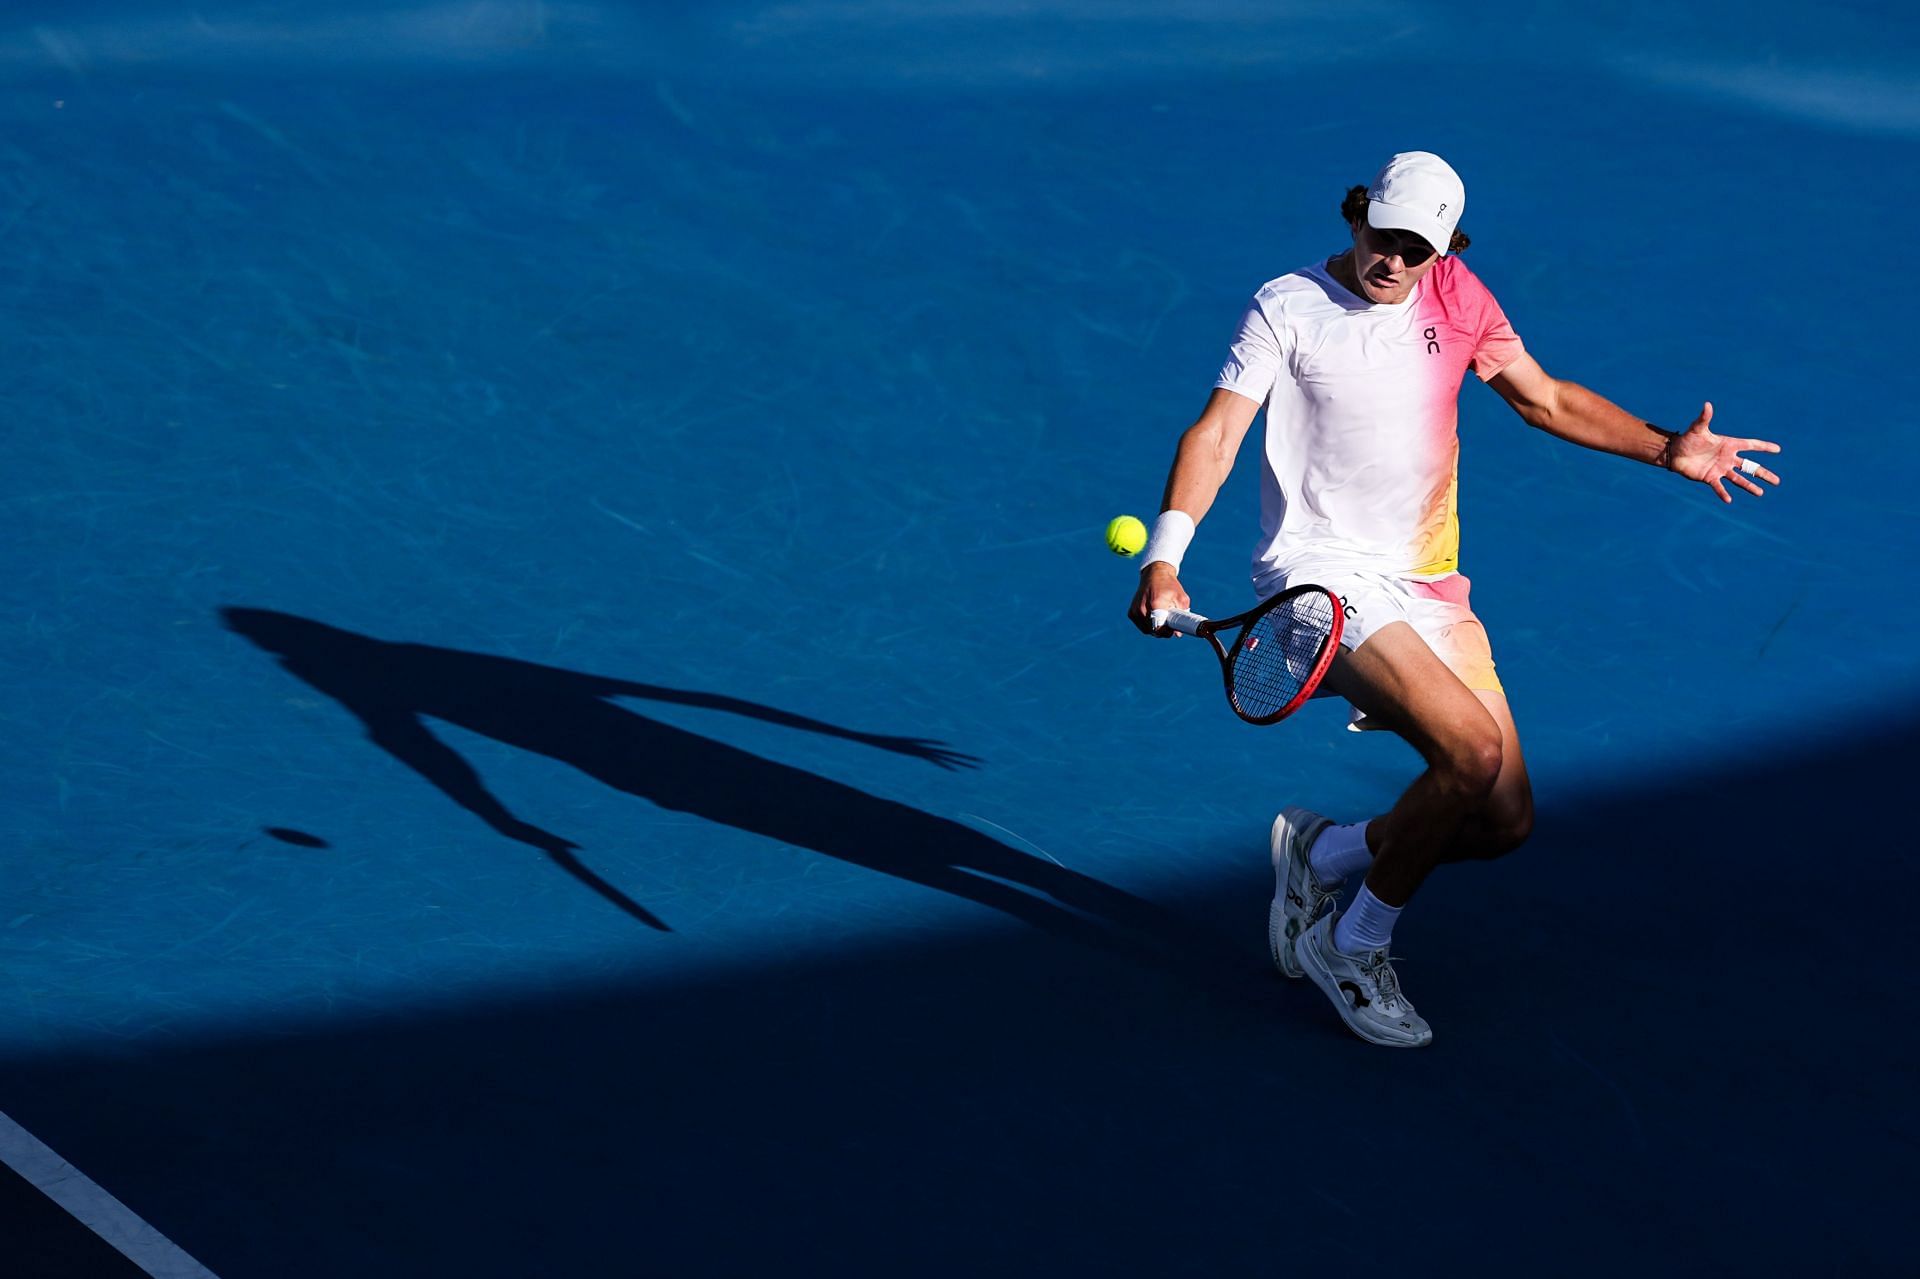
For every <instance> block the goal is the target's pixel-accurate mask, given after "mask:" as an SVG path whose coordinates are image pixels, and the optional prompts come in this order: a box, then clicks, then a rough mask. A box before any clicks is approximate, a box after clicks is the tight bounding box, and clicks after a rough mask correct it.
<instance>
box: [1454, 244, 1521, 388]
mask: <svg viewBox="0 0 1920 1279" xmlns="http://www.w3.org/2000/svg"><path fill="white" fill-rule="evenodd" d="M1460 275H1461V277H1462V283H1463V284H1464V285H1465V287H1464V288H1463V289H1462V290H1461V294H1462V297H1461V301H1462V302H1464V303H1465V304H1466V316H1465V319H1466V324H1467V331H1468V332H1470V333H1473V334H1475V335H1476V336H1475V337H1474V342H1473V359H1472V361H1471V367H1472V369H1473V373H1474V376H1475V377H1477V378H1479V379H1480V380H1481V381H1482V382H1490V381H1492V380H1493V379H1494V378H1496V377H1498V376H1499V375H1500V370H1501V369H1504V368H1506V367H1507V365H1509V364H1512V363H1513V362H1514V361H1515V360H1517V359H1519V358H1520V357H1521V356H1522V355H1523V354H1525V353H1526V349H1527V348H1526V347H1525V346H1523V345H1522V344H1521V342H1520V335H1519V334H1518V333H1515V332H1514V331H1513V325H1511V324H1509V323H1508V322H1507V313H1506V312H1505V311H1502V310H1501V309H1500V304H1499V303H1498V302H1496V301H1494V298H1493V294H1492V293H1489V292H1488V291H1487V286H1486V285H1484V284H1482V283H1480V281H1479V279H1478V278H1477V277H1475V276H1474V275H1472V274H1471V273H1469V272H1466V271H1462V272H1461V273H1460Z"/></svg>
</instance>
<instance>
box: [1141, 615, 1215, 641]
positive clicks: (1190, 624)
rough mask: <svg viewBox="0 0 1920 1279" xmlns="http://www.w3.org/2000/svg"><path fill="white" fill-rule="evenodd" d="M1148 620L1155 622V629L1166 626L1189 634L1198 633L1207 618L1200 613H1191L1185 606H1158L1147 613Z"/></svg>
mask: <svg viewBox="0 0 1920 1279" xmlns="http://www.w3.org/2000/svg"><path fill="white" fill-rule="evenodd" d="M1147 620H1148V621H1150V622H1152V623H1153V626H1154V629H1155V630H1158V629H1160V628H1161V627H1162V626H1165V627H1168V628H1169V629H1171V630H1176V631H1182V632H1184V633H1185V634H1188V635H1198V634H1199V633H1200V628H1201V627H1202V626H1203V625H1205V624H1206V620H1207V619H1206V618H1204V617H1202V616H1200V614H1198V613H1189V612H1188V611H1187V610H1186V609H1184V608H1156V609H1154V610H1153V612H1151V613H1149V614H1147Z"/></svg>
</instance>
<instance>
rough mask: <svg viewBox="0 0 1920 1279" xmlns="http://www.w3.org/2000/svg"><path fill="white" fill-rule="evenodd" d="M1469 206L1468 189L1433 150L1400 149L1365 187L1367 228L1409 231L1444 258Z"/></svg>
mask: <svg viewBox="0 0 1920 1279" xmlns="http://www.w3.org/2000/svg"><path fill="white" fill-rule="evenodd" d="M1466 207H1467V187H1466V184H1465V183H1463V182H1462V181H1460V175H1459V174H1457V173H1455V172H1454V171H1453V168H1452V166H1451V165H1449V164H1448V163H1447V162H1446V161H1445V160H1442V159H1441V158H1440V157H1439V156H1437V155H1435V154H1434V153H1433V152H1431V151H1402V152H1401V153H1400V154H1399V155H1396V156H1394V157H1393V159H1391V160H1389V161H1387V163H1386V166H1385V167H1384V168H1382V169H1381V170H1380V172H1379V173H1378V174H1376V175H1375V176H1374V179H1373V184H1372V185H1371V186H1369V187H1368V188H1367V225H1368V226H1371V227H1379V228H1381V229H1383V230H1394V231H1412V232H1413V233H1415V234H1416V235H1418V236H1419V237H1420V238H1421V239H1423V240H1425V241H1426V242H1427V243H1428V244H1431V245H1432V246H1433V248H1434V251H1435V252H1436V253H1440V254H1442V255H1444V254H1445V253H1446V251H1447V246H1448V245H1449V244H1451V243H1452V242H1453V229H1454V228H1455V227H1457V226H1459V225H1460V214H1461V213H1462V212H1463V211H1464V210H1465V209H1466Z"/></svg>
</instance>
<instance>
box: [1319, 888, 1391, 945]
mask: <svg viewBox="0 0 1920 1279" xmlns="http://www.w3.org/2000/svg"><path fill="white" fill-rule="evenodd" d="M1402 909H1403V908H1402V907H1399V906H1389V905H1387V904H1386V903H1385V902H1383V901H1381V900H1380V899H1379V898H1378V897H1375V896H1374V895H1373V890H1372V889H1371V888H1368V887H1367V886H1366V885H1365V884H1362V885H1360V891H1359V892H1358V893H1355V894H1354V897H1353V905H1351V906H1349V907H1347V909H1346V912H1345V913H1344V914H1342V915H1341V916H1340V918H1339V920H1338V922H1336V923H1335V924H1334V926H1333V948H1334V949H1335V950H1337V951H1339V952H1340V953H1341V954H1343V955H1364V954H1366V953H1367V952H1368V951H1370V950H1385V949H1386V948H1387V941H1388V939H1389V938H1391V937H1392V936H1393V921H1394V920H1396V919H1398V918H1400V912H1401V910H1402Z"/></svg>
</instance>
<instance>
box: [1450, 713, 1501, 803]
mask: <svg viewBox="0 0 1920 1279" xmlns="http://www.w3.org/2000/svg"><path fill="white" fill-rule="evenodd" d="M1504 759H1505V755H1504V752H1503V751H1502V749H1501V744H1500V730H1499V729H1498V728H1494V729H1493V730H1492V732H1491V733H1490V734H1489V733H1470V734H1467V735H1465V736H1463V737H1461V738H1460V740H1459V741H1457V742H1455V743H1453V744H1452V745H1451V746H1450V748H1449V749H1448V750H1447V752H1446V756H1445V758H1444V759H1443V760H1442V761H1441V769H1440V773H1441V779H1442V781H1443V782H1444V783H1445V784H1446V785H1447V787H1448V788H1449V789H1450V790H1452V791H1454V792H1455V793H1456V794H1457V795H1459V796H1460V798H1462V799H1464V800H1467V801H1468V802H1470V803H1474V804H1478V803H1480V802H1481V801H1482V800H1484V799H1486V797H1487V796H1488V795H1490V794H1492V793H1493V787H1494V783H1496V782H1498V781H1499V780H1500V766H1501V764H1502V762H1504Z"/></svg>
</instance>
